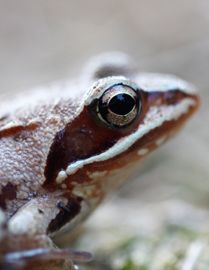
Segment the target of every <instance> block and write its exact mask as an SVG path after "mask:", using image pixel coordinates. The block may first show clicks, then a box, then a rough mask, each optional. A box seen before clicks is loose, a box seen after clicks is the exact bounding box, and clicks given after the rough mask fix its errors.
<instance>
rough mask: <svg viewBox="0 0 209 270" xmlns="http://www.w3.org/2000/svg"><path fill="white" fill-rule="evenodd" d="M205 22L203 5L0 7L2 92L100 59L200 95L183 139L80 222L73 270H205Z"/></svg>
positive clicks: (208, 82) (208, 185)
mask: <svg viewBox="0 0 209 270" xmlns="http://www.w3.org/2000/svg"><path fill="white" fill-rule="evenodd" d="M208 13H209V1H208V0H199V1H195V0H175V1H168V0H129V1H127V0H113V1H110V0H106V1H101V0H98V1H96V0H88V1H86V0H79V1H72V0H68V1H67V0H59V1H55V0H50V1H49V0H42V1H40V0H30V1H26V0H16V1H11V0H0V74H1V76H0V89H1V92H2V93H6V92H12V91H17V90H19V89H27V88H28V89H30V88H32V87H34V86H38V85H40V84H44V83H47V82H51V81H54V80H60V79H66V78H69V77H71V76H77V75H79V71H80V69H81V66H82V65H83V64H84V63H85V61H86V60H87V59H88V58H89V57H91V56H94V55H96V54H99V53H101V52H104V51H108V50H120V51H123V52H125V53H127V54H129V55H130V56H132V57H133V58H134V59H135V60H136V62H137V63H138V66H139V69H140V70H142V71H151V72H162V73H172V74H175V75H177V76H180V77H181V78H183V79H185V80H187V81H189V82H192V83H193V84H195V85H196V86H197V88H199V90H200V95H201V97H202V106H201V109H200V110H199V112H198V113H197V114H196V115H195V116H194V118H193V119H192V120H191V121H190V122H189V123H188V125H187V126H186V128H185V129H184V130H183V132H182V133H181V134H180V135H179V136H178V137H177V138H175V139H174V140H173V141H171V142H170V143H168V144H166V145H165V146H163V147H162V148H161V149H159V150H158V151H156V152H155V153H153V154H152V155H151V157H149V159H148V160H147V162H146V163H145V167H144V168H143V170H142V171H141V172H140V175H139V177H138V179H135V180H133V181H131V182H130V183H128V184H127V185H126V186H125V187H124V188H123V189H122V190H121V191H119V192H118V194H116V196H115V197H114V198H113V199H112V200H111V201H110V202H108V203H106V204H105V205H102V206H101V207H100V208H99V209H98V210H97V211H96V212H95V213H94V215H93V216H92V217H91V218H90V219H89V220H88V222H87V224H86V226H85V227H86V228H85V230H84V231H83V233H82V234H81V235H80V237H79V238H78V240H76V241H75V242H74V247H75V248H76V249H79V250H87V251H90V252H92V253H93V254H94V258H95V259H94V261H93V262H92V263H91V264H84V265H81V264H80V266H79V267H80V268H79V269H94V270H103V269H110V270H113V269H115V270H119V269H121V270H128V269H129V270H135V269H143V270H145V269H146V270H148V269H151V270H158V269H159V270H162V269H166V270H177V269H182V270H196V269H198V270H204V269H209V246H208V239H209V212H208V211H209V179H208V178H209V157H208V153H209V136H208V131H209V124H208V122H209V110H208V102H209V92H208V89H209V79H208V78H209V16H208ZM71 246H72V244H71Z"/></svg>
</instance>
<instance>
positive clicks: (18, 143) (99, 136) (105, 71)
mask: <svg viewBox="0 0 209 270" xmlns="http://www.w3.org/2000/svg"><path fill="white" fill-rule="evenodd" d="M133 67H134V65H133V63H132V62H131V60H130V59H129V57H127V56H126V55H124V54H122V53H106V54H103V55H101V56H99V57H97V58H94V59H93V60H92V61H90V62H89V63H88V64H87V66H86V67H85V69H84V71H83V73H82V75H81V76H80V78H78V79H76V80H71V81H67V82H63V83H53V84H51V85H48V86H45V87H41V88H39V89H34V90H32V91H31V92H27V93H22V94H20V95H19V96H12V97H9V98H5V99H3V98H2V99H1V106H0V108H1V109H0V118H1V119H0V164H1V166H0V206H1V208H2V210H3V211H2V212H1V215H0V225H1V234H0V241H1V245H0V252H1V254H3V257H2V259H1V261H2V264H3V265H6V264H8V263H12V264H14V265H15V267H17V268H18V267H19V269H33V268H32V267H35V268H34V269H73V264H72V261H71V260H69V259H67V256H66V253H65V252H63V253H62V252H61V253H59V252H60V251H58V249H57V248H56V247H55V245H54V244H53V242H52V240H51V239H56V240H57V241H59V239H63V238H65V237H66V234H68V233H69V231H70V230H71V229H72V228H74V227H75V226H76V225H77V224H78V223H80V222H81V221H82V220H84V219H85V218H86V217H87V216H88V215H89V214H90V213H91V212H92V211H93V210H94V209H95V207H96V206H97V205H98V204H99V203H100V202H101V201H102V200H103V198H104V197H105V196H106V195H108V194H109V193H111V192H112V191H114V190H115V189H117V188H118V187H120V186H121V185H122V184H123V183H124V182H126V181H127V180H129V179H130V178H131V177H132V176H133V175H134V174H135V173H136V172H137V171H138V168H139V163H140V160H141V159H143V158H144V157H145V156H146V155H147V154H149V153H150V152H151V151H153V150H154V149H156V148H158V147H159V146H160V145H161V144H162V143H164V142H165V141H167V140H168V139H169V138H170V137H172V136H173V135H174V134H175V133H176V132H177V131H178V130H179V129H180V128H181V126H182V124H183V123H184V122H185V120H187V118H189V117H190V116H191V114H192V113H193V112H194V111H195V110H196V108H197V107H198V96H197V94H196V90H195V89H194V87H193V86H192V85H190V84H188V83H186V82H185V81H182V80H180V79H178V78H176V77H174V76H169V75H162V74H140V73H137V72H136V71H135V69H134V68H133ZM133 81H134V82H135V83H133ZM118 84H119V85H122V86H123V85H128V86H131V87H132V88H134V89H138V90H137V91H138V92H139V94H140V98H141V103H142V107H141V111H140V112H139V114H138V115H137V116H136V119H135V120H134V121H133V123H131V124H130V125H126V126H125V127H122V128H115V126H112V125H109V124H108V123H105V121H102V120H101V117H98V112H97V107H96V106H94V104H95V102H96V100H98V99H99V98H100V97H101V96H102V94H103V92H104V91H105V90H107V89H109V88H110V87H112V86H114V85H118ZM88 89H89V90H88ZM39 248H42V249H47V250H48V253H47V254H46V253H44V252H45V251H44V250H43V252H42V251H41V253H42V255H40V254H37V250H38V249H39ZM26 250H32V252H33V253H32V255H31V256H29V257H27V256H26V255H25V253H24V252H23V251H26ZM50 250H52V251H51V252H50ZM53 250H55V251H54V252H55V253H56V250H57V253H56V256H57V257H56V258H57V259H56V260H55V259H54V258H55V256H54V254H53ZM12 252H19V253H18V259H17V260H16V259H14V257H12V259H11V258H10V259H8V258H7V257H5V256H6V255H5V254H12ZM50 254H51V255H50ZM68 255H69V256H70V258H74V257H75V256H74V255H75V254H73V252H72V253H71V252H70V251H69V252H68ZM82 256H83V258H82ZM26 257H27V258H26ZM78 258H81V259H88V255H85V254H83V255H82V254H80V257H79V256H78ZM17 262H20V264H19V265H18V263H17ZM44 267H45V268H44Z"/></svg>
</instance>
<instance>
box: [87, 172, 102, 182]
mask: <svg viewBox="0 0 209 270" xmlns="http://www.w3.org/2000/svg"><path fill="white" fill-rule="evenodd" d="M87 174H88V175H89V177H90V178H91V179H94V180H96V179H98V178H102V177H104V176H105V175H106V174H107V171H102V172H99V171H98V172H94V173H89V172H87Z"/></svg>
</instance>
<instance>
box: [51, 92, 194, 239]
mask: <svg viewBox="0 0 209 270" xmlns="http://www.w3.org/2000/svg"><path fill="white" fill-rule="evenodd" d="M191 89H192V90H191V91H190V90H189V87H188V89H187V88H186V90H185V89H183V90H181V89H173V90H170V89H169V91H163V87H162V88H161V89H160V90H159V91H146V90H143V89H141V90H140V94H141V97H142V101H143V105H142V112H141V116H140V117H139V119H138V121H135V122H134V123H133V125H132V127H129V128H127V130H126V131H124V132H122V133H120V131H118V130H115V129H113V130H111V129H107V130H106V128H105V127H103V126H101V127H100V132H98V124H97V123H94V121H93V120H92V118H91V114H89V110H88V106H84V109H83V111H82V112H81V113H80V115H79V116H78V117H77V118H76V119H75V121H74V122H73V123H70V124H69V126H68V127H67V128H66V129H65V130H64V132H62V133H61V134H62V137H61V138H65V136H68V137H69V136H70V138H71V139H70V141H75V142H77V139H78V140H79V139H81V138H83V142H85V143H83V142H82V145H83V146H82V147H83V149H82V151H83V153H84V156H83V157H81V156H80V157H79V158H78V157H77V158H76V159H75V160H73V155H71V159H72V161H71V162H70V163H69V164H67V165H66V166H65V167H66V169H65V170H63V169H62V170H61V171H60V172H59V173H58V174H57V176H56V177H55V178H52V179H51V180H52V181H53V182H51V181H50V183H54V187H55V188H56V186H60V188H61V190H62V191H63V194H64V196H65V197H66V198H68V202H69V205H70V202H71V200H72V197H75V198H82V201H80V202H79V203H78V204H79V205H80V206H79V207H78V211H77V212H76V213H75V215H74V217H72V218H71V219H70V218H69V219H68V220H67V222H66V221H65V222H63V220H61V219H60V217H59V216H57V217H56V218H55V220H54V221H53V222H54V224H59V226H58V227H59V228H58V229H57V230H56V231H52V230H51V228H52V227H51V225H50V226H49V233H50V235H54V236H55V235H59V234H62V233H63V232H65V231H68V230H69V229H71V228H73V227H74V226H75V224H78V223H79V222H81V221H82V220H83V219H85V217H86V216H88V215H89V213H90V212H92V210H93V209H94V208H95V207H96V206H97V205H98V204H99V203H100V202H101V201H102V200H103V198H104V197H105V196H106V195H107V194H109V193H111V192H112V191H113V190H115V189H117V188H118V187H120V186H121V185H122V184H123V183H124V182H126V181H127V180H130V178H131V177H132V176H133V175H134V174H135V173H136V172H137V171H138V170H139V160H143V159H144V157H145V156H146V155H147V154H149V153H151V152H152V151H154V150H155V149H156V148H158V147H160V146H161V145H162V144H163V143H165V142H166V141H167V140H168V139H169V138H171V137H172V136H174V134H175V133H176V132H178V130H179V129H180V128H181V126H182V125H183V124H184V123H185V122H186V120H187V119H188V118H189V117H190V116H191V115H192V114H193V113H194V111H195V110H196V109H197V107H198V104H199V99H198V96H197V94H196V92H195V91H194V89H193V88H191ZM95 91H96V90H95ZM168 92H169V93H168ZM97 94H98V93H97ZM82 121H83V122H82ZM80 126H82V133H80V129H79V128H80ZM96 135H97V140H96V141H95V142H94V143H95V144H96V145H93V146H91V145H90V146H89V144H90V143H91V139H92V138H93V137H94V136H96ZM111 136H113V138H114V139H115V141H114V143H113V145H112V146H111V145H108V143H107V148H106V149H105V148H103V149H102V147H105V145H103V146H102V147H101V148H100V147H99V145H98V146H97V143H98V142H99V140H102V139H103V138H104V139H106V140H108V138H110V141H111V140H112V139H111ZM58 138H60V135H59V136H58ZM57 142H58V141H56V142H55V143H57ZM61 142H62V141H61ZM65 142H67V141H66V140H64V141H63V143H65ZM59 143H60V141H59ZM62 145H63V144H62ZM77 146H78V147H79V142H78V144H77ZM95 146H96V147H95ZM80 147H81V145H80ZM56 149H59V147H58V148H57V147H56ZM92 149H95V151H96V152H95V153H94V154H92V155H90V154H88V151H89V150H90V151H92ZM71 151H77V149H76V148H73V147H72V148H71ZM82 151H79V155H82ZM52 152H53V151H52ZM73 153H74V152H72V153H71V154H73ZM46 188H47V182H46ZM74 209H75V207H74ZM66 215H67V213H66Z"/></svg>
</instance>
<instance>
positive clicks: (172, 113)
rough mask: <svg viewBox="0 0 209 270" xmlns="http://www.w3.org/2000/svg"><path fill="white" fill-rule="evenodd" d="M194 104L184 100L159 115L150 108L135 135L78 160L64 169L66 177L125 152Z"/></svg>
mask: <svg viewBox="0 0 209 270" xmlns="http://www.w3.org/2000/svg"><path fill="white" fill-rule="evenodd" d="M195 103H196V102H195V100H194V99H191V98H186V99H184V100H182V101H181V102H180V103H178V104H177V105H175V106H169V107H167V106H162V108H163V110H162V111H161V112H160V113H159V112H158V111H159V108H158V107H151V108H150V110H149V112H148V113H147V115H146V117H145V119H144V123H143V124H142V125H140V127H139V128H138V130H137V131H136V132H135V133H133V134H131V135H128V136H127V137H123V138H121V139H120V140H119V141H118V142H117V143H116V144H115V145H114V146H112V147H111V148H110V149H108V150H107V151H105V152H104V153H101V154H100V155H96V156H93V157H90V158H87V159H84V160H79V161H77V162H75V163H73V164H71V165H69V166H68V167H67V169H66V173H67V174H68V175H72V174H74V173H75V172H76V171H77V170H79V169H81V168H82V167H83V166H84V165H87V164H90V163H93V162H100V161H104V160H108V159H111V158H112V157H114V156H117V155H119V154H120V153H122V152H124V151H126V150H127V149H128V148H129V147H130V146H131V145H133V144H134V143H135V142H136V141H137V140H138V139H140V138H141V137H142V136H143V135H144V134H146V133H148V132H149V131H150V130H151V129H154V128H156V127H158V126H161V125H162V124H163V122H165V121H170V120H176V119H178V118H179V117H180V116H181V115H182V114H185V113H186V112H187V111H188V109H189V107H190V106H193V105H195Z"/></svg>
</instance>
